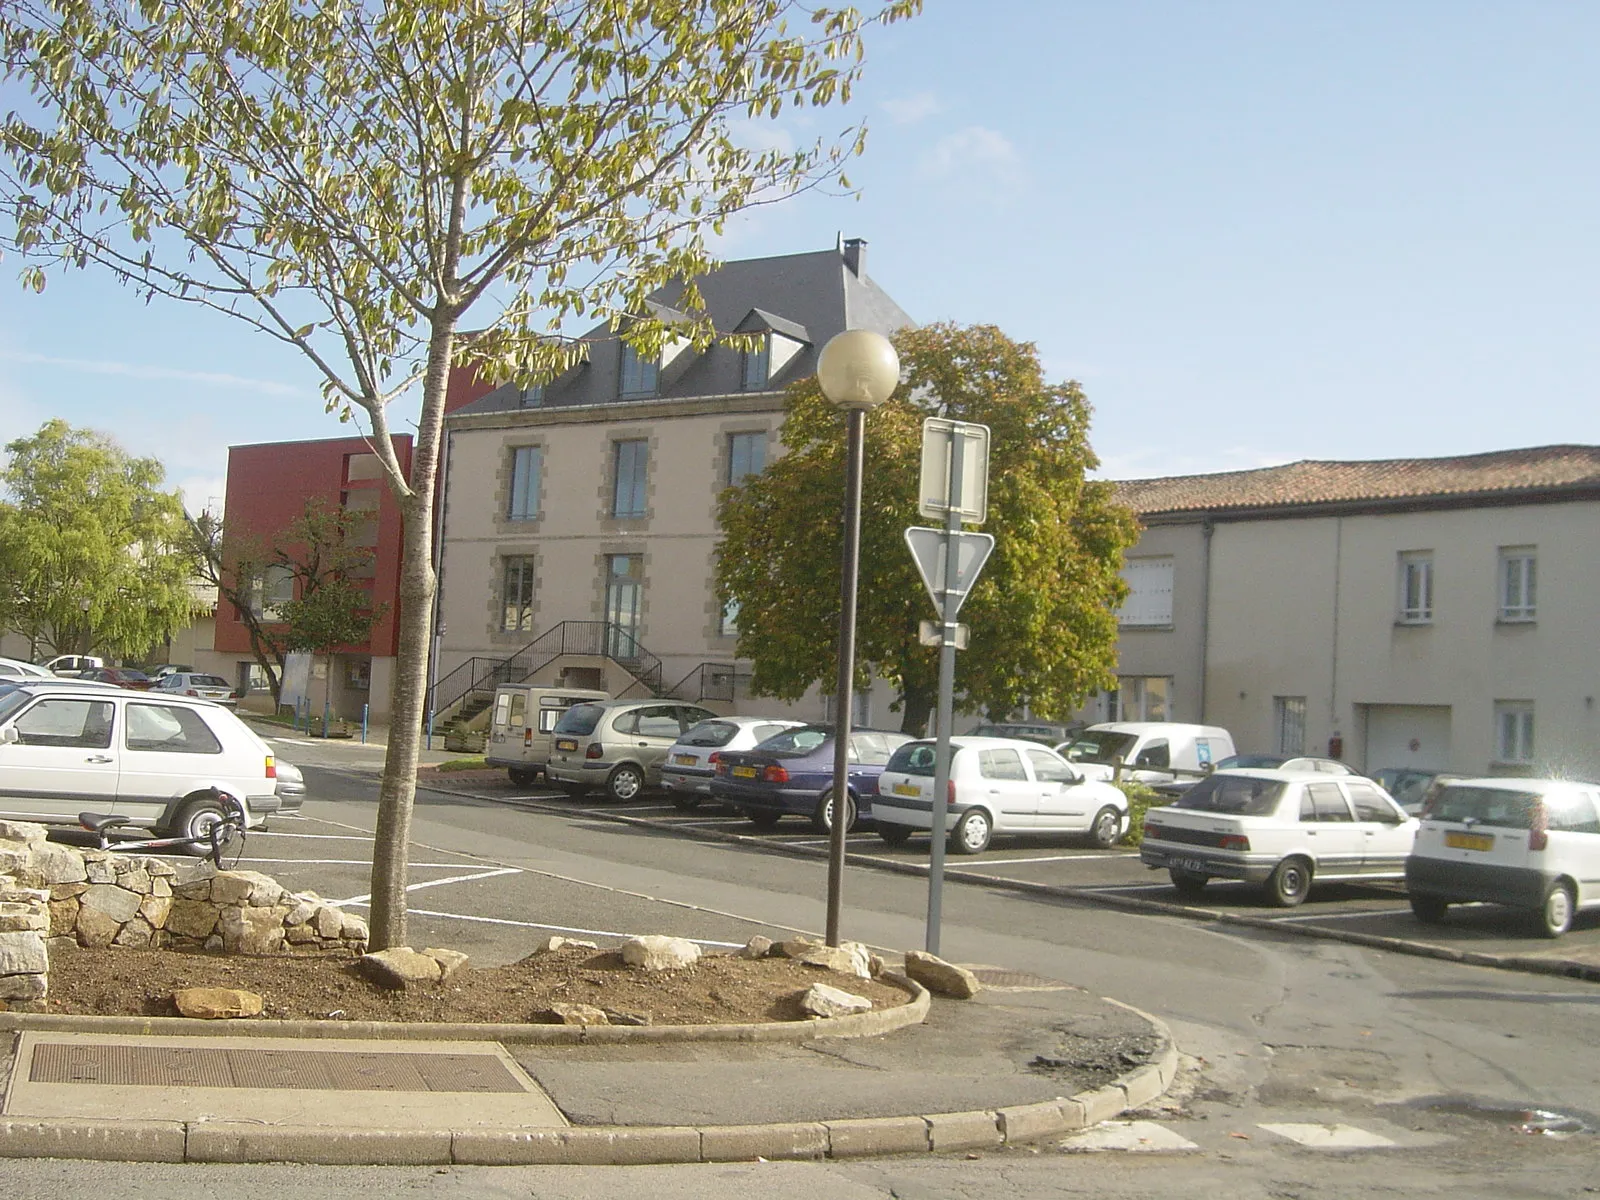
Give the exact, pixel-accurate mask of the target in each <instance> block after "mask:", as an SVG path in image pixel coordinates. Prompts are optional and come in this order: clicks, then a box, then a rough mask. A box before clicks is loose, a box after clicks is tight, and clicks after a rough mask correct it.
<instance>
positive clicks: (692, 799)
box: [672, 792, 700, 812]
mask: <svg viewBox="0 0 1600 1200" xmlns="http://www.w3.org/2000/svg"><path fill="white" fill-rule="evenodd" d="M672 807H673V808H676V809H679V810H681V811H683V812H688V811H689V810H690V809H691V808H699V807H700V793H699V792H673V793H672Z"/></svg>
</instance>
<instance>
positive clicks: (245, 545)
mask: <svg viewBox="0 0 1600 1200" xmlns="http://www.w3.org/2000/svg"><path fill="white" fill-rule="evenodd" d="M370 519H371V518H370V515H369V514H367V513H363V512H354V511H350V510H348V509H342V508H332V507H330V506H329V505H328V504H327V503H326V502H324V501H323V500H322V499H320V498H318V497H312V498H311V499H309V500H307V501H306V505H305V508H304V509H303V510H302V511H301V512H300V514H299V515H298V516H296V517H295V519H294V520H293V521H291V522H289V524H288V525H286V526H284V527H283V528H282V529H281V530H279V531H278V532H277V533H276V534H275V535H274V536H272V537H265V538H264V537H261V536H258V535H256V534H253V533H233V532H232V531H231V530H229V529H228V528H227V527H226V525H225V524H224V521H223V518H221V517H219V516H218V515H217V514H215V513H213V512H210V511H209V510H208V511H206V512H202V513H201V514H200V515H199V516H198V517H190V518H188V533H189V545H190V547H191V552H192V553H193V555H194V557H195V561H196V563H197V564H198V566H197V569H198V572H199V575H200V577H201V578H202V579H204V580H205V581H206V582H207V583H208V584H210V585H211V586H212V587H214V588H216V589H217V596H218V598H219V599H221V600H223V601H225V602H227V603H228V604H229V605H231V606H232V607H233V609H234V611H235V612H237V613H238V615H239V622H240V624H242V625H243V626H244V628H245V633H246V634H247V635H248V636H249V638H250V652H251V654H252V655H253V656H254V658H255V660H256V662H257V663H258V664H259V665H260V667H261V670H262V672H263V674H265V675H266V677H267V687H268V689H269V690H270V691H271V692H272V705H273V708H274V709H276V708H277V706H278V704H279V703H280V700H281V697H282V694H283V665H284V658H285V657H286V656H287V654H288V653H289V651H291V650H306V649H312V647H311V646H309V645H302V644H299V643H300V640H301V639H299V638H298V637H297V636H296V635H295V634H294V632H293V627H294V624H295V623H294V621H293V619H292V618H290V617H289V616H288V614H287V612H286V611H285V612H279V613H276V614H273V613H269V612H268V611H267V609H266V605H265V597H264V594H263V593H264V590H265V587H266V582H267V576H268V574H269V572H276V573H280V574H281V576H282V577H283V578H285V579H287V580H289V581H291V584H290V586H291V587H292V588H293V590H294V592H295V594H296V596H297V598H298V600H302V601H303V600H309V599H311V598H313V597H314V596H315V595H316V594H317V593H318V592H319V591H321V590H322V589H324V588H327V587H330V586H331V585H334V584H339V583H343V582H346V581H347V577H348V576H351V575H355V574H359V572H360V570H361V568H363V567H365V566H366V565H367V564H369V563H370V562H371V561H372V558H373V550H372V549H371V547H368V546H363V545H361V544H360V542H361V539H360V538H359V537H358V536H357V535H358V533H359V532H361V531H362V529H363V528H364V527H365V525H366V523H367V522H368V521H369V520H370ZM330 599H331V597H330ZM352 603H353V604H354V607H353V608H352V610H351V611H360V610H362V609H363V608H365V609H367V610H370V611H369V612H368V615H367V617H366V618H365V624H364V625H362V626H361V627H360V628H359V629H358V630H357V631H356V632H355V633H354V634H353V635H352V636H347V637H339V638H334V639H333V641H332V642H330V643H329V644H330V645H335V646H337V645H340V644H350V643H355V642H360V641H363V640H365V639H366V637H367V635H368V634H369V633H370V632H371V631H372V626H373V624H375V623H376V622H377V620H378V619H379V618H380V617H381V616H382V615H383V613H384V612H386V611H387V606H385V605H379V606H378V607H377V608H375V609H374V608H372V598H371V597H370V596H368V595H366V594H365V593H360V598H359V602H358V603H357V602H354V601H353V602H352ZM331 607H332V608H334V609H336V608H337V607H338V605H337V604H333V605H332V606H331Z"/></svg>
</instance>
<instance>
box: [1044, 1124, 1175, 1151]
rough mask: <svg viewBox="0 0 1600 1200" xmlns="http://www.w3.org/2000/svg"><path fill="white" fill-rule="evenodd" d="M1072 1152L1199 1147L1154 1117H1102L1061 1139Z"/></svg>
mask: <svg viewBox="0 0 1600 1200" xmlns="http://www.w3.org/2000/svg"><path fill="white" fill-rule="evenodd" d="M1061 1148H1062V1149H1063V1150H1066V1151H1068V1152H1069V1153H1073V1154H1095V1153H1099V1152H1101V1151H1104V1150H1125V1151H1132V1152H1134V1153H1142V1154H1172V1153H1182V1152H1184V1151H1188V1150H1198V1149H1200V1147H1199V1146H1197V1145H1195V1144H1194V1143H1193V1142H1191V1141H1190V1140H1189V1139H1188V1138H1186V1137H1180V1136H1179V1135H1178V1134H1176V1133H1173V1132H1172V1130H1170V1129H1168V1128H1167V1127H1166V1126H1164V1125H1157V1124H1156V1123H1155V1122H1154V1121H1102V1122H1101V1123H1100V1124H1099V1125H1096V1126H1095V1127H1094V1128H1093V1129H1086V1130H1084V1131H1083V1132H1082V1133H1079V1134H1075V1135H1073V1136H1072V1137H1069V1138H1067V1139H1066V1141H1064V1142H1062V1143H1061Z"/></svg>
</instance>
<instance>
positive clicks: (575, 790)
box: [561, 783, 589, 800]
mask: <svg viewBox="0 0 1600 1200" xmlns="http://www.w3.org/2000/svg"><path fill="white" fill-rule="evenodd" d="M561 790H562V791H563V792H565V793H566V794H567V795H568V796H570V797H571V798H572V799H574V800H582V799H583V798H584V797H585V796H587V795H588V794H589V785H588V784H587V783H563V784H562V785H561Z"/></svg>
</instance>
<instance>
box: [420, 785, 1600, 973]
mask: <svg viewBox="0 0 1600 1200" xmlns="http://www.w3.org/2000/svg"><path fill="white" fill-rule="evenodd" d="M427 786H428V787H429V788H430V790H433V791H441V792H446V793H447V794H449V795H456V796H465V797H467V798H468V799H472V800H485V801H488V802H490V803H499V802H501V801H503V800H504V799H505V797H502V796H486V795H482V794H479V793H476V792H452V791H450V790H449V789H447V788H440V787H436V786H434V785H432V784H429V785H427ZM517 799H518V802H519V803H520V804H523V805H525V806H526V807H529V808H536V809H538V810H540V811H541V812H550V813H555V814H558V815H559V814H562V813H567V812H570V811H571V810H570V809H568V808H565V807H563V806H561V805H556V804H548V803H545V802H543V801H541V800H538V799H536V798H532V797H526V798H523V797H518V798H517ZM589 815H591V816H594V817H598V818H599V819H601V820H604V821H613V822H616V823H617V824H619V825H636V826H639V827H641V828H646V829H651V830H654V831H655V832H658V833H666V834H671V835H672V836H675V837H686V838H697V839H700V840H706V841H719V842H729V843H732V844H736V845H742V846H751V847H755V848H757V849H762V850H766V851H768V852H770V853H773V854H786V855H789V856H790V857H792V858H826V857H827V856H828V852H827V850H826V849H822V848H818V847H814V846H791V845H786V844H784V843H781V842H770V841H767V840H766V839H764V838H760V837H754V836H752V835H750V834H744V833H733V832H729V831H724V830H720V829H703V828H701V829H695V830H694V831H693V832H689V831H680V830H678V829H676V828H674V827H672V826H664V825H657V824H655V823H654V822H651V821H648V820H646V819H644V818H641V817H630V816H628V815H627V814H625V813H608V812H595V811H592V810H591V812H590V814H589ZM845 861H846V862H848V863H850V864H851V865H853V866H858V867H865V868H867V869H869V870H874V871H887V872H892V873H894V874H899V875H914V876H918V877H921V878H926V877H927V870H926V868H924V867H921V866H919V865H917V864H913V863H901V862H892V861H888V860H885V859H881V858H874V857H872V856H870V855H866V854H847V855H845ZM944 877H945V879H947V880H955V881H957V882H959V883H970V884H976V885H978V886H979V887H986V888H992V889H994V890H996V891H1003V892H1019V893H1021V894H1023V895H1034V896H1049V897H1053V898H1056V899H1062V900H1078V901H1082V902H1083V903H1086V904H1098V905H1100V906H1101V907H1103V908H1118V909H1122V910H1123V911H1124V912H1135V913H1144V914H1147V915H1149V916H1160V917H1180V918H1182V919H1184V920H1188V921H1209V922H1214V923H1217V924H1222V925H1242V926H1244V927H1245V928H1249V929H1260V930H1264V931H1270V932H1272V933H1282V934H1286V935H1289V936H1291V937H1303V938H1313V939H1317V940H1320V941H1331V942H1345V943H1348V944H1350V945H1355V946H1367V947H1370V948H1372V949H1374V950H1388V951H1390V952H1392V953H1394V954H1409V955H1411V956H1412V957H1415V958H1435V959H1441V960H1443V961H1446V962H1458V963H1466V964H1468V965H1469V966H1476V967H1493V968H1495V969H1496V970H1500V971H1518V972H1521V973H1524V974H1532V975H1553V976H1559V977H1561V978H1565V979H1582V980H1588V981H1591V982H1597V983H1600V964H1595V963H1586V962H1581V961H1579V960H1577V959H1570V958H1539V957H1536V956H1534V955H1527V954H1489V953H1485V952H1483V951H1478V950H1457V949H1455V948H1454V947H1452V946H1439V945H1435V944H1434V943H1432V942H1418V941H1413V940H1411V939H1410V938H1395V937H1384V936H1382V935H1380V934H1375V933H1359V932H1356V931H1355V930H1350V929H1330V928H1327V927H1322V926H1316V925H1302V924H1293V925H1291V924H1285V923H1283V922H1280V921H1274V920H1272V919H1271V918H1270V917H1256V916H1251V915H1250V914H1249V913H1236V912H1229V911H1226V910H1223V909H1215V908H1189V907H1186V906H1185V905H1182V904H1171V903H1168V902H1166V901H1163V900H1141V899H1138V898H1137V897H1133V896H1118V895H1115V894H1111V893H1106V892H1098V891H1095V890H1093V889H1091V888H1077V887H1070V886H1066V885H1062V884H1054V883H1032V882H1030V881H1028V880H1023V879H996V878H994V877H993V876H992V875H979V874H977V873H976V872H972V871H963V870H961V869H960V868H954V869H952V868H951V867H950V866H949V865H948V864H947V865H946V867H945V873H944Z"/></svg>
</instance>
